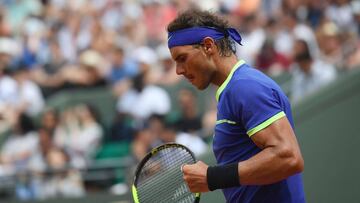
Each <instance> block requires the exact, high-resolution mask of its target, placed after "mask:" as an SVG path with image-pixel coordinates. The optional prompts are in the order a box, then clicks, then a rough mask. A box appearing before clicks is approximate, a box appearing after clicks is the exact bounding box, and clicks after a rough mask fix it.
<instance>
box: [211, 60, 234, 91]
mask: <svg viewBox="0 0 360 203" xmlns="http://www.w3.org/2000/svg"><path fill="white" fill-rule="evenodd" d="M214 62H215V65H216V67H217V72H216V75H215V77H214V79H213V81H212V83H213V84H214V85H216V86H220V85H221V84H223V83H224V81H225V80H226V78H227V77H228V75H229V74H230V72H231V70H232V68H233V67H234V65H235V64H236V63H237V62H238V59H237V57H236V56H235V55H234V54H232V55H231V56H229V57H218V58H216V59H215V60H214Z"/></svg>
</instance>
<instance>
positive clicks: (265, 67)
mask: <svg viewBox="0 0 360 203" xmlns="http://www.w3.org/2000/svg"><path fill="white" fill-rule="evenodd" d="M290 64H291V61H290V59H289V58H287V57H286V56H285V55H283V54H281V53H279V52H277V51H276V50H275V47H274V42H273V41H272V39H267V40H266V41H265V42H264V44H263V46H262V49H261V51H260V53H259V54H258V55H257V57H256V60H255V67H257V68H258V69H259V70H261V71H263V72H264V73H266V74H267V75H270V76H276V75H280V74H281V73H283V72H285V71H288V70H289V66H290Z"/></svg>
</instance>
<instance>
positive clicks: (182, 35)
mask: <svg viewBox="0 0 360 203" xmlns="http://www.w3.org/2000/svg"><path fill="white" fill-rule="evenodd" d="M228 36H230V37H231V38H232V39H233V40H234V41H235V42H237V43H238V44H240V45H241V36H240V34H239V33H238V32H237V31H236V30H235V29H234V28H227V29H226V30H224V31H221V30H219V29H216V28H212V27H192V28H185V29H182V30H177V31H174V32H170V33H169V36H168V47H169V49H170V48H172V47H175V46H183V45H191V44H200V43H201V42H202V40H203V39H204V38H205V37H211V38H213V39H214V40H219V39H222V38H224V37H228Z"/></svg>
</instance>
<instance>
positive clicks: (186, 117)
mask: <svg viewBox="0 0 360 203" xmlns="http://www.w3.org/2000/svg"><path fill="white" fill-rule="evenodd" d="M196 102H197V100H196V95H195V93H194V92H193V91H192V90H190V89H181V90H180V91H179V96H178V103H179V106H180V117H179V118H178V119H177V120H176V121H175V126H176V128H177V131H180V132H184V133H190V134H198V133H199V132H200V130H201V128H202V126H201V117H200V115H199V113H198V109H197V103H196Z"/></svg>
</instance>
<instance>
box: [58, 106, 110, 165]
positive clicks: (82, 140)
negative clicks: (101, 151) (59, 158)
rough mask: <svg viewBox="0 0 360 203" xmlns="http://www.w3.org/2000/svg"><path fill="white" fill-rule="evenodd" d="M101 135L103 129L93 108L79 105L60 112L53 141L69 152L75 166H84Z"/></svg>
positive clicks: (90, 157)
mask: <svg viewBox="0 0 360 203" xmlns="http://www.w3.org/2000/svg"><path fill="white" fill-rule="evenodd" d="M102 137H103V129H102V127H101V125H100V124H99V122H98V118H97V116H96V113H95V109H93V107H91V106H89V105H79V106H76V107H74V108H73V109H68V110H67V111H65V112H64V113H63V114H62V120H61V123H60V126H59V128H58V130H56V131H55V134H54V142H55V145H56V146H58V147H59V148H64V149H65V150H66V151H67V152H68V153H69V155H70V157H71V162H72V164H74V166H75V167H77V168H84V167H86V166H87V165H88V164H89V163H90V161H91V159H92V157H93V156H94V153H95V152H96V149H97V148H98V146H99V145H100V143H101V139H102ZM89 146H91V147H89Z"/></svg>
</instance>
